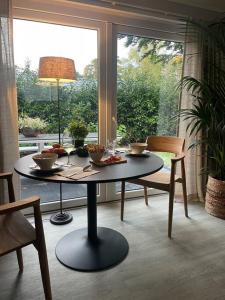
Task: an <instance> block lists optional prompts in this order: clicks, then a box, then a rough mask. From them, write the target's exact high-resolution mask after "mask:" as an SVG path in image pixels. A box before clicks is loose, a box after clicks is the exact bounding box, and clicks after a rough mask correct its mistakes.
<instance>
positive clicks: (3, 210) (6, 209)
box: [0, 196, 40, 215]
mask: <svg viewBox="0 0 225 300" xmlns="http://www.w3.org/2000/svg"><path fill="white" fill-rule="evenodd" d="M39 205H40V197H38V196H33V197H30V198H26V199H23V200H19V201H16V202H11V203H7V204H3V205H0V215H4V214H7V213H12V212H14V211H17V210H21V209H24V208H27V207H30V206H34V207H35V206H39Z"/></svg>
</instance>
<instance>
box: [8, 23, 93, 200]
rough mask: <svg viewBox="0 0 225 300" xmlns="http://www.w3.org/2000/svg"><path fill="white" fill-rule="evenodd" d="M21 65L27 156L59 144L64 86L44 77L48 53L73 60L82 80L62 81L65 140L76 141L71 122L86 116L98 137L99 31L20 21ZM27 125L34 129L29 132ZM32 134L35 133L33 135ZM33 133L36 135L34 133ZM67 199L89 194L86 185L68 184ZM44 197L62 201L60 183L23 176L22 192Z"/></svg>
mask: <svg viewBox="0 0 225 300" xmlns="http://www.w3.org/2000/svg"><path fill="white" fill-rule="evenodd" d="M14 47H15V65H16V79H17V94H18V110H19V117H20V122H19V128H20V133H19V146H20V154H21V156H24V155H28V154H31V153H34V152H37V151H41V150H43V149H47V148H51V147H52V144H54V143H58V139H59V137H58V136H59V123H58V110H57V108H58V106H57V103H58V93H57V92H58V90H57V86H55V85H52V84H50V83H49V82H45V83H43V82H40V81H39V80H38V65H39V59H40V57H43V56H59V57H66V58H71V59H73V60H74V62H75V67H76V72H77V74H76V75H77V80H76V81H75V82H73V83H70V84H64V85H60V88H59V103H60V123H61V125H60V126H61V133H62V135H61V137H62V138H63V141H64V142H72V138H71V137H70V135H69V131H68V126H69V124H70V122H71V121H78V120H81V121H82V122H84V123H85V124H86V125H87V126H88V130H89V134H88V136H87V137H86V139H85V142H86V143H87V142H93V141H97V140H98V80H97V77H98V58H97V31H96V30H90V29H83V28H76V27H69V26H61V25H54V24H47V23H40V22H32V21H24V20H14ZM25 127H34V128H35V129H37V130H36V131H35V132H28V136H25V135H27V129H25ZM29 135H30V136H29ZM31 135H33V136H31ZM62 190H63V198H64V199H70V198H79V197H84V196H86V187H85V186H83V185H66V184H63V185H62ZM34 192H36V193H37V194H39V195H41V199H42V201H44V202H49V201H55V200H58V199H59V185H57V184H53V183H47V182H39V181H34V180H31V179H27V178H22V196H23V197H26V196H29V195H31V194H34Z"/></svg>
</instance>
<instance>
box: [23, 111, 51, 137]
mask: <svg viewBox="0 0 225 300" xmlns="http://www.w3.org/2000/svg"><path fill="white" fill-rule="evenodd" d="M47 125H48V124H47V123H46V122H45V121H43V120H41V119H40V118H38V117H37V118H31V117H28V116H23V117H19V130H20V132H21V133H22V134H23V135H24V136H25V137H37V136H38V135H39V134H40V132H41V130H43V129H44V128H45V127H46V126H47Z"/></svg>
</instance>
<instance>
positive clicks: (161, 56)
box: [110, 26, 183, 199]
mask: <svg viewBox="0 0 225 300" xmlns="http://www.w3.org/2000/svg"><path fill="white" fill-rule="evenodd" d="M117 28H118V30H117V96H116V111H117V146H118V148H121V149H122V150H124V149H126V148H127V147H129V144H130V143H132V142H145V140H146V137H147V136H149V135H169V136H170V135H171V136H175V135H176V134H177V121H176V119H175V118H173V117H174V116H175V115H176V114H177V111H178V105H179V91H178V90H177V89H176V87H177V83H178V81H179V80H180V78H181V72H182V64H183V44H182V43H181V42H176V41H172V40H168V39H163V37H161V38H160V35H159V38H157V39H156V38H151V37H150V36H147V33H146V31H145V35H141V29H139V33H140V34H138V35H137V32H138V29H137V28H136V30H135V33H134V34H133V33H132V28H125V27H124V26H123V28H120V27H117ZM159 155H160V156H161V157H162V158H163V160H164V162H165V166H164V171H165V172H166V171H169V166H170V158H171V156H172V155H165V154H163V153H159ZM120 191H121V184H120V183H117V184H115V185H114V188H113V187H112V188H111V189H110V193H111V197H112V199H113V198H114V199H118V198H120ZM126 191H127V193H126V196H127V197H136V196H140V195H143V188H142V187H141V186H137V185H134V184H129V183H127V184H126ZM149 192H151V193H155V192H157V191H154V190H151V191H149Z"/></svg>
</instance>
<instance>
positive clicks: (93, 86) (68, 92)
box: [17, 47, 182, 142]
mask: <svg viewBox="0 0 225 300" xmlns="http://www.w3.org/2000/svg"><path fill="white" fill-rule="evenodd" d="M142 54H143V53H142V52H141V51H137V49H136V48H135V47H133V48H132V49H130V52H129V57H128V59H123V60H121V61H118V86H117V125H118V132H119V134H120V135H121V136H122V137H123V141H126V142H131V141H144V140H145V138H146V136H147V135H151V134H166V135H174V134H176V123H175V122H173V123H171V120H170V117H171V115H174V114H176V113H177V102H178V97H179V92H177V91H175V88H174V86H175V84H176V83H177V81H178V78H179V76H180V68H181V65H182V58H181V56H173V57H172V59H171V60H170V61H169V62H168V63H165V62H157V63H156V62H155V60H153V59H152V57H150V56H148V57H145V58H143V57H142V56H143V55H142ZM97 70H98V62H97V60H93V61H92V62H91V63H90V64H89V65H87V66H86V67H85V70H84V74H83V75H80V74H78V75H79V76H78V80H77V81H76V82H75V83H72V84H68V85H65V86H61V87H60V90H59V98H60V120H61V129H62V131H64V130H65V129H66V128H67V127H68V124H69V123H70V122H72V121H74V120H76V121H82V122H84V123H85V124H87V127H88V130H89V131H90V132H96V131H97V130H98V81H97ZM17 89H18V102H19V115H22V114H26V115H28V116H29V117H32V118H36V117H39V118H41V119H43V120H45V121H46V122H47V123H48V126H47V128H46V129H45V132H46V133H57V131H58V109H57V88H56V86H49V85H48V86H42V85H38V77H37V71H33V70H31V69H30V63H29V62H26V64H25V67H24V68H21V69H19V68H17Z"/></svg>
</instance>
